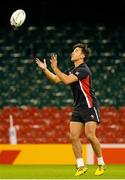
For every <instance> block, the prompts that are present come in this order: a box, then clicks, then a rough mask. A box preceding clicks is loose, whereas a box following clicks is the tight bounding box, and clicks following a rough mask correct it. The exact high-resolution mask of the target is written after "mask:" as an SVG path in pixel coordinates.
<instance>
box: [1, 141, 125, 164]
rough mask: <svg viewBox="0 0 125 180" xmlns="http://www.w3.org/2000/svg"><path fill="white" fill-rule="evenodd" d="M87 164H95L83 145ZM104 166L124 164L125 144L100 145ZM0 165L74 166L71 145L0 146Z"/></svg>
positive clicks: (88, 150)
mask: <svg viewBox="0 0 125 180" xmlns="http://www.w3.org/2000/svg"><path fill="white" fill-rule="evenodd" d="M82 147H83V152H84V154H83V156H84V157H85V159H84V160H85V162H86V163H87V164H94V163H96V162H97V160H96V157H95V155H94V153H93V150H92V148H91V145H90V144H87V145H85V144H83V145H82ZM102 151H103V155H104V159H105V162H106V164H125V144H102ZM0 164H13V165H14V164H75V158H74V155H73V152H72V147H71V144H37V145H34V144H29V145H24V144H23V145H22V144H20V145H8V144H6V145H0Z"/></svg>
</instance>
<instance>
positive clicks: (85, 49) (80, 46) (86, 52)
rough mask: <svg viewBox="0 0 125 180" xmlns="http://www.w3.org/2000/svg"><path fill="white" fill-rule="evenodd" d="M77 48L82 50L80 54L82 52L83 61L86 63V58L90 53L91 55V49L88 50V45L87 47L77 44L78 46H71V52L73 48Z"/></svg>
mask: <svg viewBox="0 0 125 180" xmlns="http://www.w3.org/2000/svg"><path fill="white" fill-rule="evenodd" d="M77 47H79V48H81V49H82V52H83V54H84V55H85V58H84V60H85V61H86V60H87V58H88V57H89V56H90V55H91V53H92V51H91V49H90V48H88V45H87V44H83V43H78V44H75V45H74V46H73V50H74V49H75V48H77Z"/></svg>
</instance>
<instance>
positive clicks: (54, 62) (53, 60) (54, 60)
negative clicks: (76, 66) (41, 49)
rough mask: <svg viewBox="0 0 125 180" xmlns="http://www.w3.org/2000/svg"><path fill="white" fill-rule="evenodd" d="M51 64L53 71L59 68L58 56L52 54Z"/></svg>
mask: <svg viewBox="0 0 125 180" xmlns="http://www.w3.org/2000/svg"><path fill="white" fill-rule="evenodd" d="M50 62H51V68H52V69H54V68H55V67H57V54H55V53H52V54H51V59H50Z"/></svg>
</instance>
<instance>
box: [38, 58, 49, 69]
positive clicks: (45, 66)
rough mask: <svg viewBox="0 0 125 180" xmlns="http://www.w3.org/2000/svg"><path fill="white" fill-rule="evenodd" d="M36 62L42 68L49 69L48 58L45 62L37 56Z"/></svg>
mask: <svg viewBox="0 0 125 180" xmlns="http://www.w3.org/2000/svg"><path fill="white" fill-rule="evenodd" d="M36 64H37V65H38V66H39V67H40V68H41V69H42V70H45V69H47V64H46V60H45V59H44V60H43V62H42V61H40V60H39V59H38V58H36Z"/></svg>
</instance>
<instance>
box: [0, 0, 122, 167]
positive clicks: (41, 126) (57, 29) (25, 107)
mask: <svg viewBox="0 0 125 180" xmlns="http://www.w3.org/2000/svg"><path fill="white" fill-rule="evenodd" d="M19 8H21V9H24V10H25V11H26V15H27V18H26V22H25V23H24V25H23V26H22V27H21V28H19V29H18V30H17V31H14V30H13V29H12V28H11V27H10V24H9V19H10V16H11V13H12V12H13V11H14V10H16V9H19ZM0 17H1V19H0V144H1V145H0V151H1V152H0V163H1V164H16V163H17V164H20V163H22V164H25V163H26V164H30V163H31V164H32V163H33V162H34V164H39V163H56V164H58V163H64V164H65V163H67V164H68V163H73V162H74V159H70V158H73V154H72V152H71V147H70V145H69V144H70V141H69V129H68V124H69V119H70V115H71V110H72V108H71V106H72V94H71V92H70V88H69V87H68V86H64V85H62V84H60V85H54V84H52V83H51V82H49V81H48V80H47V79H46V78H45V77H44V76H43V75H42V72H41V71H40V70H39V69H38V67H37V66H36V64H35V63H34V59H35V57H39V58H41V59H42V58H43V57H46V58H47V63H48V67H49V68H50V64H49V57H50V53H51V52H57V54H58V59H59V66H60V68H61V69H62V70H63V71H64V70H65V69H66V68H68V67H70V65H71V63H70V58H69V55H70V53H71V48H72V45H74V44H75V43H77V42H83V43H87V44H88V45H89V46H90V47H91V48H92V50H93V55H92V56H91V57H90V59H89V61H88V65H89V66H90V68H91V70H92V72H93V86H94V88H95V91H96V94H97V97H98V99H99V101H100V106H101V119H102V124H101V125H99V127H98V129H97V135H98V137H99V140H100V142H101V144H102V147H103V153H104V155H105V157H106V162H107V163H110V164H112V163H123V164H124V163H125V157H124V155H123V154H125V153H124V152H125V145H124V144H125V133H124V132H125V86H124V84H125V70H124V67H125V38H124V37H125V25H124V19H125V1H124V0H119V1H118V2H117V1H116V2H110V4H109V2H108V1H103V0H102V1H100V2H99V1H97V0H95V1H90V0H88V1H84V2H81V1H78V0H77V1H74V2H68V1H65V0H63V1H55V0H53V1H48V0H44V1H43V0H42V1H38V0H36V1H28V0H27V1H18V3H17V1H3V2H2V4H1V7H0ZM10 114H11V115H12V116H13V118H14V126H15V128H16V130H17V141H18V144H19V145H8V144H9V133H8V129H9V115H10ZM82 143H83V148H84V150H85V155H86V161H87V162H89V163H90V164H91V163H93V162H94V161H96V160H95V157H94V154H93V153H92V151H91V149H90V146H89V144H88V142H87V141H86V138H85V137H84V136H83V137H82ZM86 143H87V145H84V144H86ZM46 144H47V145H46ZM45 145H46V147H45ZM48 145H50V146H49V147H48ZM57 145H58V146H57ZM67 146H68V147H67ZM27 148H28V149H27ZM31 148H32V151H29V149H31ZM44 148H45V149H44ZM58 148H59V149H58ZM63 148H64V149H63ZM33 149H34V150H33ZM48 149H49V152H51V151H52V152H53V153H55V154H53V157H52V156H51V157H49V156H48V154H49V152H48V151H47V150H48ZM67 149H68V153H69V154H68V153H67V151H66V150H67ZM42 151H43V152H44V153H43V154H42ZM29 152H30V153H29ZM40 152H41V155H40ZM45 152H46V153H47V152H48V153H47V154H46V156H45V159H44V157H43V156H44V155H45ZM90 153H91V156H90V155H88V154H90ZM38 154H39V155H38ZM57 154H59V155H60V154H62V158H59V156H57ZM70 154H71V156H70ZM117 154H119V155H121V158H120V157H118V156H117ZM37 155H38V157H37ZM6 156H8V157H9V158H6ZM29 156H30V157H32V158H31V159H30V161H29ZM47 156H48V157H49V161H47V159H46V157H47ZM56 156H57V159H55V157H56ZM109 156H110V159H109ZM33 157H34V158H33ZM63 157H65V158H63ZM66 157H67V158H66ZM43 159H44V160H43Z"/></svg>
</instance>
